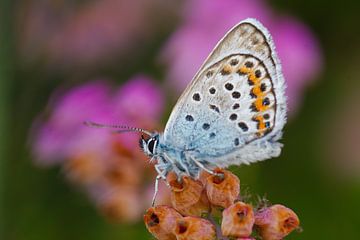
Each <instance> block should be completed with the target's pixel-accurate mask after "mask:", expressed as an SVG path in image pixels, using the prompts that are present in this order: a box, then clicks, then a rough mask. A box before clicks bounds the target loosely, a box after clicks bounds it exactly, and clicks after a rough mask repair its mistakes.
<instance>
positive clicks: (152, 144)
mask: <svg viewBox="0 0 360 240" xmlns="http://www.w3.org/2000/svg"><path fill="white" fill-rule="evenodd" d="M156 141H157V140H155V139H153V138H150V139H149V141H148V144H147V148H148V150H149V152H150V153H151V154H154V149H155V146H156Z"/></svg>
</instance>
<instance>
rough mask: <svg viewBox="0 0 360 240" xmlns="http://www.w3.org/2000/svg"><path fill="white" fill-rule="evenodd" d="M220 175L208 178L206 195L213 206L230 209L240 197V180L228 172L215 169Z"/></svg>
mask: <svg viewBox="0 0 360 240" xmlns="http://www.w3.org/2000/svg"><path fill="white" fill-rule="evenodd" d="M214 172H215V173H217V174H219V175H209V176H208V177H207V178H206V185H205V186H206V193H207V196H208V198H209V201H210V202H211V204H212V205H215V206H220V207H223V208H227V207H229V206H230V205H231V204H233V203H234V201H235V200H236V199H237V198H238V197H239V193H240V180H239V178H238V177H237V176H236V175H234V174H233V173H231V172H230V171H228V170H221V169H215V170H214Z"/></svg>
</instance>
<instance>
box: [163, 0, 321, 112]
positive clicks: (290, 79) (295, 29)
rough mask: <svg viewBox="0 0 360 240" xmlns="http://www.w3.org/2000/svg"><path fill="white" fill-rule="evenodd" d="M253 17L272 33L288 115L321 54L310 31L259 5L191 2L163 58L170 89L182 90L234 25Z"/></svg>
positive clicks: (252, 0)
mask: <svg viewBox="0 0 360 240" xmlns="http://www.w3.org/2000/svg"><path fill="white" fill-rule="evenodd" d="M248 17H253V18H257V19H258V20H260V21H261V22H262V23H263V24H264V25H265V26H266V27H267V28H268V29H269V30H270V32H271V33H272V35H273V38H274V41H275V45H276V47H277V51H278V53H279V57H280V60H281V62H282V63H283V71H284V75H285V79H286V82H287V85H288V89H287V95H288V98H289V104H290V109H291V111H294V110H296V108H297V106H298V105H299V101H300V98H301V95H302V92H303V89H304V88H305V87H306V86H307V85H308V84H309V81H310V80H312V79H314V77H316V75H317V74H318V73H319V71H320V69H321V64H322V62H321V53H320V49H319V46H318V43H317V40H316V39H315V37H314V36H313V34H312V33H311V31H310V30H309V29H308V28H307V27H306V26H305V25H304V24H302V23H301V22H299V21H298V20H296V19H294V18H292V17H279V16H275V14H274V13H273V12H272V10H271V9H270V8H269V7H268V6H267V4H266V3H264V2H263V1H261V0H223V1H206V0H190V1H189V2H188V4H187V5H185V7H184V14H183V23H182V25H180V27H179V28H178V29H177V31H176V32H175V33H174V34H173V35H172V36H171V37H170V39H169V41H168V43H167V45H166V47H165V48H164V51H163V53H162V56H161V58H162V61H163V62H165V63H166V64H167V65H168V67H169V71H168V73H167V79H168V81H170V85H172V86H174V87H175V88H176V89H177V90H178V91H180V92H181V91H182V90H183V89H184V88H185V86H186V85H187V84H188V83H189V82H190V81H191V79H192V77H193V76H194V75H195V73H196V71H197V70H198V69H199V67H200V65H201V64H202V63H203V61H204V60H205V58H206V57H207V55H208V54H209V53H210V51H211V50H212V49H213V48H214V46H215V44H216V43H217V42H218V41H219V40H220V38H221V37H222V36H223V35H224V34H225V33H226V31H228V30H229V29H230V28H231V27H232V26H234V25H235V24H236V23H238V22H240V21H241V20H243V19H245V18H248Z"/></svg>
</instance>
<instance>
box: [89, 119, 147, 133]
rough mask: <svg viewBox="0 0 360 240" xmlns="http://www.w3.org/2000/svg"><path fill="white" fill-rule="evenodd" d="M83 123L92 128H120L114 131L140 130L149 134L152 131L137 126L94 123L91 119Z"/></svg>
mask: <svg viewBox="0 0 360 240" xmlns="http://www.w3.org/2000/svg"><path fill="white" fill-rule="evenodd" d="M84 125H86V126H88V127H93V128H119V129H121V130H116V131H114V132H115V133H124V132H141V133H145V134H146V135H149V136H151V135H152V133H151V132H149V131H146V130H144V129H142V128H137V127H129V126H122V125H112V124H101V123H96V122H92V121H84Z"/></svg>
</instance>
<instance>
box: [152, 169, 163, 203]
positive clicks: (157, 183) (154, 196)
mask: <svg viewBox="0 0 360 240" xmlns="http://www.w3.org/2000/svg"><path fill="white" fill-rule="evenodd" d="M161 178H162V176H161V175H157V176H156V179H155V190H154V195H153V198H152V201H151V206H152V207H153V206H155V200H156V195H157V193H158V191H159V180H160V179H161Z"/></svg>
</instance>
